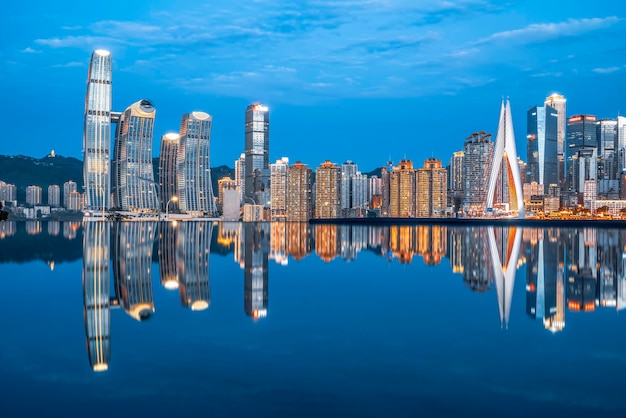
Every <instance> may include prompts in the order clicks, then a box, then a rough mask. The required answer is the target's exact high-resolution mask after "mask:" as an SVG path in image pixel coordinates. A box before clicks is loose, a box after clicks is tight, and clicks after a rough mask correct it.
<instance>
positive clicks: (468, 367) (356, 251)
mask: <svg viewBox="0 0 626 418" xmlns="http://www.w3.org/2000/svg"><path fill="white" fill-rule="evenodd" d="M0 227H1V228H2V229H1V230H0V238H1V239H0V250H1V251H0V253H1V255H0V274H1V275H0V277H2V280H3V281H4V291H3V292H2V293H1V295H2V296H0V315H1V317H2V318H4V320H3V321H2V324H3V326H2V328H3V331H4V338H3V340H2V342H1V343H0V356H1V358H0V364H1V366H0V375H2V378H3V383H4V385H3V386H4V387H5V389H4V393H3V396H2V398H1V399H2V400H1V401H0V406H1V407H2V410H3V411H7V416H32V415H36V414H41V415H44V414H46V413H48V412H49V411H50V410H63V411H65V412H66V413H65V415H66V416H84V415H85V411H86V410H89V411H90V412H89V414H90V415H96V416H100V415H105V414H110V413H111V412H110V411H107V410H106V409H107V408H106V407H103V408H98V409H96V410H95V411H93V405H94V404H99V405H105V403H107V402H111V405H114V407H115V408H121V409H122V410H123V411H125V413H127V414H130V413H131V412H134V414H142V415H143V414H145V415H154V416H172V415H180V414H182V415H191V414H195V413H205V414H211V415H214V416H241V415H244V414H246V415H254V416H293V415H299V416H414V415H425V416H459V415H464V416H484V415H487V414H489V415H494V416H528V415H531V414H534V415H539V416H543V415H555V414H557V415H559V416H560V415H565V414H568V415H570V416H582V415H589V414H593V415H594V416H595V415H600V414H602V415H604V416H623V414H624V412H625V411H626V406H625V405H624V403H623V401H622V400H621V390H620V388H621V386H620V383H621V381H622V376H623V375H624V373H625V372H626V356H625V354H624V347H625V346H626V345H625V344H626V335H625V333H624V329H625V326H626V323H625V319H624V315H623V314H622V312H621V309H622V308H623V307H624V306H626V305H625V304H626V268H625V266H626V263H625V258H624V246H625V243H626V231H624V230H617V229H597V228H516V227H498V226H491V227H466V226H464V227H449V226H441V225H426V226H417V225H403V226H393V225H385V226H376V227H368V226H361V225H310V224H308V223H258V224H252V223H246V224H243V223H217V222H216V223H206V222H179V223H176V224H174V223H164V222H163V223H160V224H158V225H157V224H156V223H149V222H129V223H103V222H91V223H84V224H83V223H80V222H74V223H69V222H67V223H38V222H28V223H25V222H20V223H15V222H13V223H10V222H9V223H2V224H0ZM503 260H504V261H503ZM148 318H149V320H146V319H148ZM96 370H99V371H96ZM33 394H36V395H33ZM33 397H34V398H36V399H37V402H32V399H33ZM112 407H113V406H112Z"/></svg>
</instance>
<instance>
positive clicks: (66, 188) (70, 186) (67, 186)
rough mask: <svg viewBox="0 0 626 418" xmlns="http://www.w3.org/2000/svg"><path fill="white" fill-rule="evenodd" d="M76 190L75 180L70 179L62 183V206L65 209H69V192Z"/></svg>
mask: <svg viewBox="0 0 626 418" xmlns="http://www.w3.org/2000/svg"><path fill="white" fill-rule="evenodd" d="M76 190H77V188H76V182H74V181H72V180H70V181H66V182H65V183H63V207H64V208H65V209H69V204H70V193H72V192H75V191H76Z"/></svg>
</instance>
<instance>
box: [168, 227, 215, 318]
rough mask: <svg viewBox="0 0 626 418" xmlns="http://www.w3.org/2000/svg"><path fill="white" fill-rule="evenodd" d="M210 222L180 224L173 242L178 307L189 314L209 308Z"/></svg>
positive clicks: (211, 233)
mask: <svg viewBox="0 0 626 418" xmlns="http://www.w3.org/2000/svg"><path fill="white" fill-rule="evenodd" d="M212 236H213V222H181V223H180V224H179V227H178V239H177V241H176V260H177V266H178V281H179V291H180V303H181V305H182V306H184V307H186V308H189V309H191V310H192V311H202V310H205V309H207V308H208V307H209V306H210V305H211V289H210V285H209V283H210V281H209V273H210V269H209V259H210V258H209V255H210V251H209V249H210V248H211V237H212Z"/></svg>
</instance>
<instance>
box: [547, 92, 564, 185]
mask: <svg viewBox="0 0 626 418" xmlns="http://www.w3.org/2000/svg"><path fill="white" fill-rule="evenodd" d="M566 102H567V101H566V100H565V97H563V96H562V95H560V94H558V93H553V94H551V95H550V96H548V97H546V100H545V102H544V106H550V107H551V108H553V109H554V110H556V112H557V128H556V132H557V133H556V153H557V160H558V161H557V170H558V173H557V177H558V179H559V183H558V184H559V186H560V187H564V185H565V158H566V156H565V153H566V150H565V148H566V144H565V139H566V138H565V133H566V131H565V128H566V127H567V114H566Z"/></svg>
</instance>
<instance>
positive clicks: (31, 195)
mask: <svg viewBox="0 0 626 418" xmlns="http://www.w3.org/2000/svg"><path fill="white" fill-rule="evenodd" d="M26 204H27V205H31V206H34V205H40V204H41V187H39V186H28V187H26Z"/></svg>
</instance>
